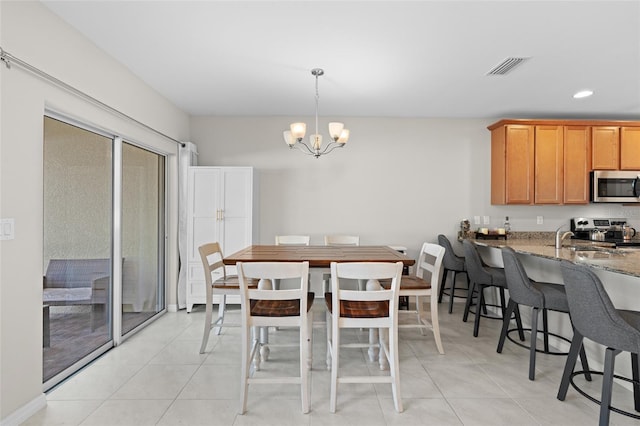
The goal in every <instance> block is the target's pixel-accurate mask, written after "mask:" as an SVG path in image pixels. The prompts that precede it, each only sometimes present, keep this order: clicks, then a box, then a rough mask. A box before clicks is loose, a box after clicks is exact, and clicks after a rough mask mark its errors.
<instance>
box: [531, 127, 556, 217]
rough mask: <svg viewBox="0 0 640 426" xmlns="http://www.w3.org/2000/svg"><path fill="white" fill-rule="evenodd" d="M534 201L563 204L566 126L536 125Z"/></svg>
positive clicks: (537, 202) (536, 202)
mask: <svg viewBox="0 0 640 426" xmlns="http://www.w3.org/2000/svg"><path fill="white" fill-rule="evenodd" d="M534 147H535V156H534V165H535V176H534V185H533V190H534V194H535V197H534V203H535V204H562V202H563V201H564V198H563V194H564V162H563V158H564V127H563V126H558V125H553V126H547V125H542V126H535V142H534Z"/></svg>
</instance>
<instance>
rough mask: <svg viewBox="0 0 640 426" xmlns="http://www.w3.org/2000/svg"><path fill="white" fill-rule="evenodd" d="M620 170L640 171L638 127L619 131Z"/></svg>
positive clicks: (639, 135) (639, 129) (639, 133)
mask: <svg viewBox="0 0 640 426" xmlns="http://www.w3.org/2000/svg"><path fill="white" fill-rule="evenodd" d="M620 170H640V127H622V128H621V129H620Z"/></svg>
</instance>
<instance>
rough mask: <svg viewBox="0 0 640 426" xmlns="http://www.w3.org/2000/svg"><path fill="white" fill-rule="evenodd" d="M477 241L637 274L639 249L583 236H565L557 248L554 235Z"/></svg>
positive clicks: (639, 271)
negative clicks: (586, 238)
mask: <svg viewBox="0 0 640 426" xmlns="http://www.w3.org/2000/svg"><path fill="white" fill-rule="evenodd" d="M476 243H478V244H479V245H483V246H487V247H493V248H500V247H511V248H512V249H513V250H515V251H516V253H520V254H525V255H533V256H537V257H540V258H544V259H549V260H556V261H560V260H568V261H570V262H573V263H577V264H583V265H587V266H590V267H593V268H595V269H600V270H604V271H609V272H615V273H619V274H625V275H632V276H635V277H638V278H640V249H634V248H615V247H613V246H612V245H606V244H602V243H597V242H594V243H591V242H589V241H583V240H565V241H564V242H563V243H564V244H563V247H562V248H561V249H556V248H555V243H554V239H553V238H526V239H517V238H516V239H510V240H476ZM639 284H640V282H639ZM638 309H640V306H638Z"/></svg>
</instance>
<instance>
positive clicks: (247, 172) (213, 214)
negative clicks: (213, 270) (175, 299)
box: [186, 166, 257, 312]
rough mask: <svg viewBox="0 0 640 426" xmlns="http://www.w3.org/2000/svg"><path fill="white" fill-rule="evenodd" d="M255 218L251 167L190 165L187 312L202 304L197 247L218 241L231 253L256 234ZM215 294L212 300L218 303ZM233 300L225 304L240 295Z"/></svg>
mask: <svg viewBox="0 0 640 426" xmlns="http://www.w3.org/2000/svg"><path fill="white" fill-rule="evenodd" d="M255 206H257V203H255ZM254 217H255V216H254V171H253V168H252V167H203V166H195V167H189V178H188V195H187V248H188V254H187V263H188V265H187V297H186V299H187V312H191V309H192V308H193V305H194V304H204V303H205V296H206V291H205V281H204V270H203V267H202V261H201V260H200V254H199V253H198V247H200V246H201V245H202V244H205V243H210V242H216V241H217V242H218V243H220V247H221V248H222V253H223V254H231V253H234V252H236V251H238V250H241V249H243V248H245V247H247V246H249V245H251V244H252V242H253V240H254V236H255V235H257V229H256V228H257V227H256V226H254ZM227 273H228V274H229V273H234V274H235V268H229V269H227ZM215 278H216V277H214V279H215ZM215 297H216V296H214V303H218V300H216V299H215ZM235 299H237V300H235ZM235 299H234V298H233V297H227V303H240V298H239V297H237V298H235Z"/></svg>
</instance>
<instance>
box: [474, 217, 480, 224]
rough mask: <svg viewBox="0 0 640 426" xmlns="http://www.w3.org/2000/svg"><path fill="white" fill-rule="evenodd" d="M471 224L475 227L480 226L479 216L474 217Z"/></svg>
mask: <svg viewBox="0 0 640 426" xmlns="http://www.w3.org/2000/svg"><path fill="white" fill-rule="evenodd" d="M473 223H475V224H476V225H480V216H474V217H473Z"/></svg>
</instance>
